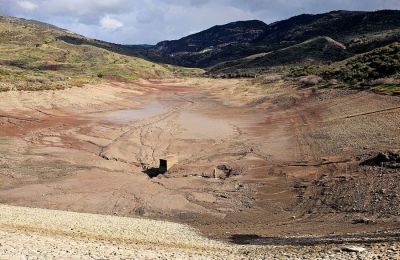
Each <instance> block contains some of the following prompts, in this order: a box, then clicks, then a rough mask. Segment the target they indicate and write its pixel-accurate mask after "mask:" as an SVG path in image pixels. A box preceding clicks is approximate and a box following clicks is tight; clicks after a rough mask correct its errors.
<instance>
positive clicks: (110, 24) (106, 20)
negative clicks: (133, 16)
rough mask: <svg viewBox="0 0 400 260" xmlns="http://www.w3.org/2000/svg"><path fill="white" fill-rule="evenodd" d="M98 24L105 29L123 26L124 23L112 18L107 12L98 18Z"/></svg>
mask: <svg viewBox="0 0 400 260" xmlns="http://www.w3.org/2000/svg"><path fill="white" fill-rule="evenodd" d="M100 26H101V27H103V28H105V29H112V30H115V29H118V28H120V27H122V26H124V24H123V23H122V22H121V21H119V20H117V19H115V18H112V17H111V16H110V15H108V14H107V15H105V16H103V17H102V18H101V19H100Z"/></svg>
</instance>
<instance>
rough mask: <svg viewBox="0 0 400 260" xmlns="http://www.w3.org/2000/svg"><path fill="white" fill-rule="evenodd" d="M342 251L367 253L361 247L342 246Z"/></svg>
mask: <svg viewBox="0 0 400 260" xmlns="http://www.w3.org/2000/svg"><path fill="white" fill-rule="evenodd" d="M342 251H345V252H350V253H362V252H365V251H367V249H366V248H364V247H361V246H343V247H342Z"/></svg>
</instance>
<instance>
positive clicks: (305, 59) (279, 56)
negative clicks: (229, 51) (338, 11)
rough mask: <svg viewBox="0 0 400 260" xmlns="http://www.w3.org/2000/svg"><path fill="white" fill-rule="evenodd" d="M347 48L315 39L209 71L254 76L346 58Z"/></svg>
mask: <svg viewBox="0 0 400 260" xmlns="http://www.w3.org/2000/svg"><path fill="white" fill-rule="evenodd" d="M348 56H349V53H348V51H347V48H346V47H345V46H344V45H342V44H340V43H338V42H336V41H335V40H333V39H331V38H329V37H317V38H314V39H311V40H307V41H305V42H303V43H300V44H295V45H292V46H290V47H287V48H282V49H279V50H276V51H271V52H268V53H258V54H255V55H252V56H248V57H245V58H242V59H238V60H233V61H228V62H223V63H220V64H217V65H216V66H213V67H211V68H210V69H209V71H208V72H209V73H210V74H221V73H227V74H229V73H238V74H239V75H242V74H246V73H247V74H248V75H256V74H257V73H261V72H263V70H264V69H263V68H271V67H276V66H288V65H292V66H295V65H312V64H320V63H325V62H327V61H334V60H342V59H343V58H345V57H348Z"/></svg>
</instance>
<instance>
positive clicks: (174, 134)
mask: <svg viewBox="0 0 400 260" xmlns="http://www.w3.org/2000/svg"><path fill="white" fill-rule="evenodd" d="M32 95H33V96H32ZM0 96H1V100H2V102H1V104H0V155H1V157H0V164H1V165H2V167H1V169H0V181H1V182H0V203H5V204H11V205H18V206H30V207H39V208H48V209H60V210H68V211H77V212H87V213H101V214H108V215H117V216H144V217H149V218H154V219H162V220H171V221H177V222H182V223H186V224H190V225H192V226H194V227H196V228H198V229H199V230H200V231H201V232H203V234H205V235H207V236H210V237H215V238H222V239H230V238H231V236H233V235H240V234H245V235H259V236H267V235H268V236H282V235H291V236H293V235H307V234H313V235H329V234H332V233H335V234H341V233H352V232H374V231H378V230H398V229H399V227H400V222H399V218H398V216H386V217H385V218H384V219H379V218H378V220H377V221H376V222H375V224H374V225H366V224H356V225H355V224H352V220H353V219H354V218H355V217H358V216H359V215H361V216H364V215H366V216H368V217H371V216H370V215H369V213H368V212H367V213H365V212H342V211H338V210H334V209H332V208H329V207H326V205H316V204H312V203H304V201H302V200H301V199H300V200H299V196H300V195H301V194H300V195H299V189H298V188H296V187H298V186H300V187H303V186H310V185H312V182H313V180H316V179H320V178H321V176H328V177H330V178H335V177H337V176H342V175H354V176H356V175H357V173H358V168H357V167H358V161H357V160H356V157H357V156H358V155H361V154H364V153H366V152H369V151H382V150H388V149H394V148H399V147H400V138H399V136H400V135H399V132H400V116H399V110H398V109H397V108H396V107H398V105H399V98H398V97H390V96H383V95H376V94H372V93H367V92H349V91H339V90H318V91H316V92H315V91H312V90H311V89H297V88H295V87H292V86H286V87H284V88H279V89H260V88H259V87H256V86H253V85H252V84H250V83H249V82H246V81H238V80H206V79H194V80H185V81H178V80H175V81H162V82H159V81H139V82H136V83H132V84H127V83H118V82H115V83H110V84H109V85H104V86H96V87H85V88H81V89H69V90H65V91H59V92H41V93H29V92H18V93H16V92H8V93H1V94H0ZM3 100H4V102H3ZM167 157H174V158H175V159H176V160H177V162H178V163H177V164H176V165H174V167H173V168H172V169H171V170H170V171H169V173H168V174H167V175H165V176H158V177H156V178H149V177H148V176H147V175H146V173H144V172H143V169H150V168H152V167H154V168H156V167H158V160H159V159H161V158H167ZM218 165H225V166H226V167H227V172H229V174H230V176H229V177H227V178H226V179H224V178H222V179H221V178H218V179H216V178H214V177H215V176H214V169H215V167H217V166H218ZM229 174H228V175H229ZM399 193H400V192H399ZM306 202H307V201H306ZM310 205H311V206H310ZM310 207H312V208H310ZM327 216H329V221H327ZM372 217H376V216H372Z"/></svg>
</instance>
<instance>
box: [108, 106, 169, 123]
mask: <svg viewBox="0 0 400 260" xmlns="http://www.w3.org/2000/svg"><path fill="white" fill-rule="evenodd" d="M167 111H168V109H167V107H165V106H163V105H162V104H161V103H160V102H158V101H152V102H149V103H146V104H145V105H144V106H142V107H139V108H128V109H121V110H116V111H112V112H107V113H105V114H102V118H104V119H105V120H108V121H111V122H115V123H129V122H132V121H135V120H139V119H143V118H146V117H152V116H155V115H158V114H162V113H165V112H167Z"/></svg>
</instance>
